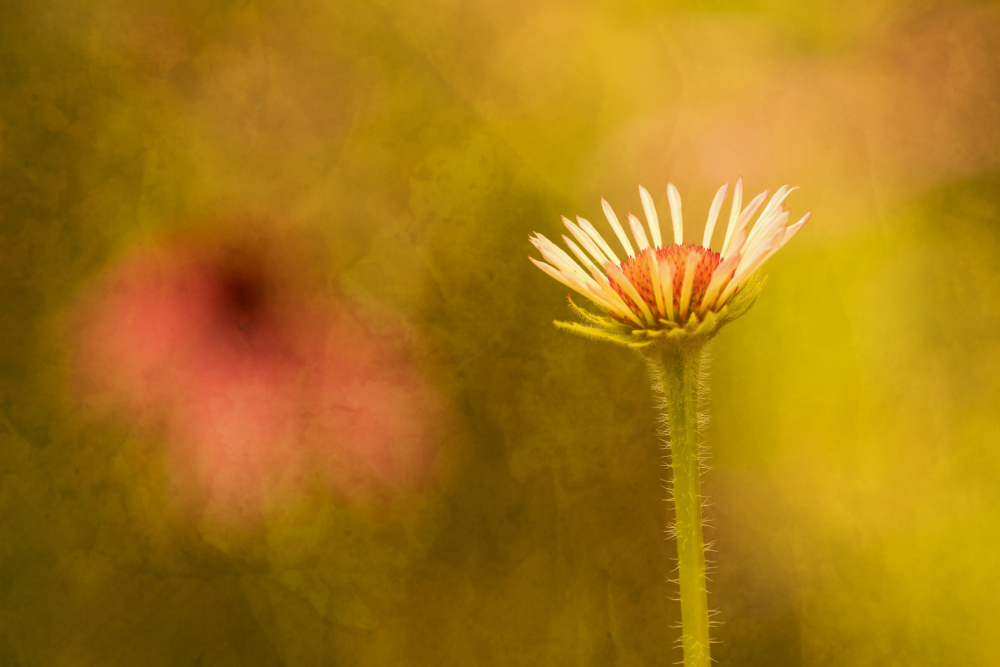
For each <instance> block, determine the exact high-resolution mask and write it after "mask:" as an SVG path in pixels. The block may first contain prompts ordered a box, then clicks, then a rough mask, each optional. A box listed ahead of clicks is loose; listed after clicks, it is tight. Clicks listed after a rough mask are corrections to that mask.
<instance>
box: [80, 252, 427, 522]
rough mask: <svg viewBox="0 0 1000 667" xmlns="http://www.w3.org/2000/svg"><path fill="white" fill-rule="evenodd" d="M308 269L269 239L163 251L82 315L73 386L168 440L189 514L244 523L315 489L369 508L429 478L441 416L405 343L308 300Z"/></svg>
mask: <svg viewBox="0 0 1000 667" xmlns="http://www.w3.org/2000/svg"><path fill="white" fill-rule="evenodd" d="M303 265H308V262H304V261H303V259H302V256H301V253H295V252H293V251H291V249H290V248H288V247H284V246H282V244H280V243H275V242H274V240H273V239H270V238H268V236H267V235H266V234H264V235H262V236H259V237H258V238H254V237H253V236H251V235H248V234H246V233H241V234H240V235H239V236H237V237H235V239H229V241H228V242H226V243H207V242H204V241H202V242H190V241H188V242H173V243H166V244H163V245H160V246H158V247H152V248H148V249H144V250H140V251H137V252H135V253H134V254H132V255H131V256H129V257H127V258H126V259H125V260H124V261H122V262H121V263H120V264H119V265H118V266H117V267H115V268H114V269H113V270H112V271H111V272H110V273H109V275H107V276H106V277H105V278H104V279H102V280H101V281H99V282H98V284H97V285H95V286H94V287H93V288H92V290H91V292H90V293H89V294H88V295H86V296H85V298H84V299H83V300H82V303H81V305H80V307H79V309H78V317H77V319H76V320H75V321H76V325H77V326H76V331H75V334H74V335H75V345H74V347H75V349H76V352H77V354H76V360H77V368H78V370H79V373H78V377H79V382H78V386H79V387H80V388H81V390H82V391H83V392H84V395H85V398H86V399H87V402H88V403H89V404H91V405H92V406H97V407H105V408H106V407H110V406H116V407H124V408H125V409H126V411H127V413H128V414H129V415H130V416H131V417H133V418H134V419H135V420H136V421H137V422H138V423H140V424H143V425H147V426H148V425H156V426H160V427H162V428H163V429H164V430H165V433H166V436H167V441H168V453H169V462H170V466H169V467H170V471H171V479H172V481H173V483H174V485H175V488H176V490H177V491H178V492H179V493H181V494H183V495H182V497H183V498H185V499H186V500H196V501H198V502H201V503H205V504H206V506H208V507H210V508H211V509H213V510H223V511H226V512H228V513H230V514H245V515H253V514H255V513H257V512H259V511H261V510H262V509H264V508H265V507H267V506H268V505H269V504H271V503H272V502H274V501H276V500H280V499H281V498H283V497H286V496H287V495H288V494H290V493H294V492H296V491H298V490H300V489H301V488H302V486H303V484H305V483H307V482H311V481H315V479H316V478H319V479H320V480H325V481H326V482H327V483H329V484H332V485H333V486H334V487H335V488H336V489H337V490H339V491H340V492H341V493H342V494H344V495H345V496H347V497H348V498H350V499H352V500H362V499H368V498H371V497H372V496H373V495H377V494H384V493H387V492H389V493H391V492H399V491H406V490H413V489H416V488H418V487H419V486H420V485H421V484H422V483H424V482H426V481H427V480H428V479H429V476H430V475H431V473H432V470H433V468H434V463H435V460H436V447H435V434H436V432H437V430H438V428H439V426H440V423H441V415H442V403H441V400H440V397H439V396H438V394H437V393H436V391H435V390H434V388H433V387H432V386H431V384H430V383H429V382H428V381H427V380H426V379H425V378H424V377H423V376H422V375H421V373H420V372H419V371H418V369H417V368H416V367H415V366H414V364H413V363H412V362H411V361H410V360H409V358H408V354H409V352H410V351H411V350H410V348H412V345H410V346H407V345H406V344H404V343H400V342H399V341H401V340H406V339H407V338H408V336H406V335H400V334H406V332H407V331H408V330H407V328H406V327H405V325H404V324H403V323H402V322H401V321H399V318H396V317H393V316H392V315H390V314H387V313H381V314H380V316H379V317H378V318H377V320H378V322H379V323H381V322H384V321H385V320H391V321H393V324H392V325H391V328H392V334H393V335H392V337H390V336H388V335H387V334H386V333H385V330H386V329H387V328H389V325H384V324H383V325H382V326H381V328H379V326H378V325H377V324H376V320H375V318H372V317H368V318H366V317H364V316H362V315H361V314H360V312H359V311H358V309H357V308H352V307H350V306H348V305H347V304H346V303H344V302H343V301H339V300H334V299H332V298H330V297H326V296H322V295H320V294H317V291H316V290H313V289H309V288H308V287H307V283H308V280H307V279H306V275H307V273H306V272H305V271H303V270H302V268H301V267H302V266H303ZM410 338H412V337H410Z"/></svg>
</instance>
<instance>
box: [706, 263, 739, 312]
mask: <svg viewBox="0 0 1000 667" xmlns="http://www.w3.org/2000/svg"><path fill="white" fill-rule="evenodd" d="M741 256H742V255H739V254H732V255H730V256H729V257H727V258H726V259H724V260H722V261H721V262H719V265H718V266H716V267H715V271H713V272H712V279H711V280H709V281H708V288H707V289H706V290H705V296H703V297H702V299H701V308H699V309H698V312H700V313H702V314H704V313H705V312H706V311H708V310H709V309H714V308H715V299H716V297H717V296H718V294H719V291H720V290H722V288H724V287H725V286H726V285H728V284H729V276H730V274H732V272H733V271H734V270H735V269H736V267H737V265H738V264H739V263H740V257H741Z"/></svg>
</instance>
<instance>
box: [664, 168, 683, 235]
mask: <svg viewBox="0 0 1000 667" xmlns="http://www.w3.org/2000/svg"><path fill="white" fill-rule="evenodd" d="M667 201H668V202H670V220H671V221H672V222H673V223H674V243H676V244H677V245H681V244H682V243H684V220H683V218H682V217H681V193H679V192H677V188H675V187H674V184H673V183H667Z"/></svg>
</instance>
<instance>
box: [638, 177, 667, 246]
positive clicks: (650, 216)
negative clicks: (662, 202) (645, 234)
mask: <svg viewBox="0 0 1000 667" xmlns="http://www.w3.org/2000/svg"><path fill="white" fill-rule="evenodd" d="M639 199H641V200H642V210H644V211H645V212H646V224H647V225H649V236H650V238H651V239H652V240H653V247H654V248H659V247H660V246H662V245H663V238H662V237H661V236H660V219H659V218H658V217H657V215H656V207H655V206H654V205H653V198H652V197H650V196H649V192H648V191H647V190H646V188H644V187H642V186H641V185H640V186H639Z"/></svg>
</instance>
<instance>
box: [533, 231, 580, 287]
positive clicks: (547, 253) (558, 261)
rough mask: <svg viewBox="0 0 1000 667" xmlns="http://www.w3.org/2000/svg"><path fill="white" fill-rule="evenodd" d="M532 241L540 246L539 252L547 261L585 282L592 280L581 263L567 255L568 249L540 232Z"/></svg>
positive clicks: (537, 246)
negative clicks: (581, 266)
mask: <svg viewBox="0 0 1000 667" xmlns="http://www.w3.org/2000/svg"><path fill="white" fill-rule="evenodd" d="M532 243H533V244H534V246H535V247H536V248H538V252H540V253H542V257H544V258H545V261H547V262H548V263H549V264H551V265H552V266H554V267H556V268H557V269H559V270H560V271H562V272H563V273H565V274H566V275H569V276H572V277H574V278H576V279H577V280H579V281H580V282H582V283H584V284H586V283H587V282H589V281H590V277H589V276H587V274H586V273H585V272H584V270H583V269H582V268H580V265H579V264H577V263H576V262H575V261H573V258H572V257H570V256H569V255H567V254H566V251H564V250H563V249H562V248H560V247H559V246H557V245H556V244H554V243H553V242H552V241H549V240H548V239H547V238H545V237H544V236H542V235H541V234H539V235H538V237H536V238H535V239H534V240H532Z"/></svg>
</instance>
